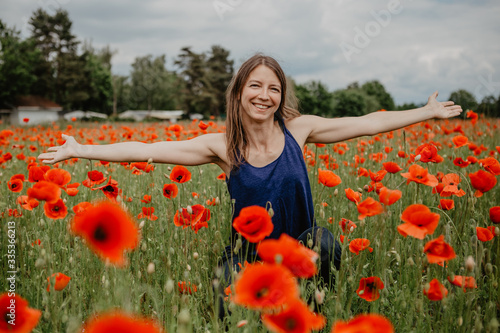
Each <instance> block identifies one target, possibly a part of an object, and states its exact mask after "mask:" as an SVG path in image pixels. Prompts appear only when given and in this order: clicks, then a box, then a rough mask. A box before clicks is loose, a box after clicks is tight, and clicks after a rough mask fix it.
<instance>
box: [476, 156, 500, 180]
mask: <svg viewBox="0 0 500 333" xmlns="http://www.w3.org/2000/svg"><path fill="white" fill-rule="evenodd" d="M478 162H479V163H480V164H481V166H482V167H483V168H484V169H485V170H486V171H488V172H490V173H491V174H493V175H495V176H498V175H500V162H498V161H497V160H496V159H495V158H494V157H486V158H483V159H480V160H478Z"/></svg>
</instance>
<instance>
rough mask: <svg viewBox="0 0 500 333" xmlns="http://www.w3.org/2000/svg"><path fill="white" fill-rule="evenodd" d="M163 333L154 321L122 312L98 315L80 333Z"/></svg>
mask: <svg viewBox="0 0 500 333" xmlns="http://www.w3.org/2000/svg"><path fill="white" fill-rule="evenodd" d="M84 332H85V333H109V332H120V333H136V332H141V333H162V332H164V330H163V329H162V328H161V326H159V325H158V324H157V323H156V322H155V321H154V320H152V319H149V318H143V317H138V316H136V315H130V314H127V313H124V312H122V311H111V312H107V313H103V314H98V315H97V316H94V317H92V318H91V319H90V320H88V321H87V322H86V323H85V324H84V325H83V327H82V328H81V329H80V333H84Z"/></svg>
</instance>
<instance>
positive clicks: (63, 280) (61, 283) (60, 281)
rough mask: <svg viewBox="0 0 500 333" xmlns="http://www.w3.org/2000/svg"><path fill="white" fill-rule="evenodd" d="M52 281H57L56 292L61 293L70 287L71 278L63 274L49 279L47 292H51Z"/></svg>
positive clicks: (55, 284)
mask: <svg viewBox="0 0 500 333" xmlns="http://www.w3.org/2000/svg"><path fill="white" fill-rule="evenodd" d="M50 280H52V281H55V283H54V290H57V291H61V290H63V289H64V288H66V286H67V285H68V283H69V281H70V280H71V278H70V277H69V276H67V275H65V274H63V273H54V274H52V275H51V276H50V277H48V278H47V281H48V285H47V291H50Z"/></svg>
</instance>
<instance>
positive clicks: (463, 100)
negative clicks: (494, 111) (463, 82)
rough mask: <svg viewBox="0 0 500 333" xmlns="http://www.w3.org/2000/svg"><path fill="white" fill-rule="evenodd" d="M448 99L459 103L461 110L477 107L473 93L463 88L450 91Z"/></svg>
mask: <svg viewBox="0 0 500 333" xmlns="http://www.w3.org/2000/svg"><path fill="white" fill-rule="evenodd" d="M448 100H450V101H453V102H455V104H458V105H460V106H461V107H462V109H463V110H475V109H476V108H477V101H476V98H475V97H474V95H472V94H471V93H470V92H468V91H467V90H464V89H460V90H457V91H454V92H452V93H451V95H450V97H449V98H448Z"/></svg>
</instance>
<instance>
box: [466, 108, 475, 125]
mask: <svg viewBox="0 0 500 333" xmlns="http://www.w3.org/2000/svg"><path fill="white" fill-rule="evenodd" d="M466 115H467V118H469V119H470V120H471V123H472V125H475V124H476V122H477V118H478V114H477V113H475V112H474V111H472V110H469V111H467V113H466Z"/></svg>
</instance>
